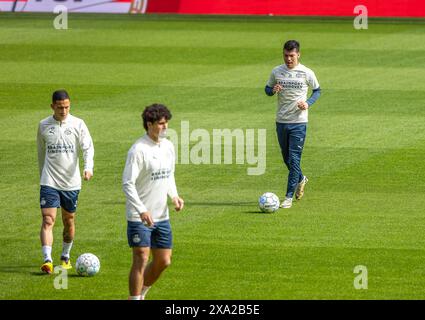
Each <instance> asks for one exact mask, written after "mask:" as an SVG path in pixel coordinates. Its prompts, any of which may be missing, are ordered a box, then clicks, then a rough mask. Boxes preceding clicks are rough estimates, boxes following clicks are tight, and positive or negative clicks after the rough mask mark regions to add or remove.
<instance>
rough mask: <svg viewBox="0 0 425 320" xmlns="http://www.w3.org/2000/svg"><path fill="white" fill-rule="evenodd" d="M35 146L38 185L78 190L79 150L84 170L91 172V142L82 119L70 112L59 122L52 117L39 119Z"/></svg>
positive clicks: (92, 150) (79, 187) (79, 177)
mask: <svg viewBox="0 0 425 320" xmlns="http://www.w3.org/2000/svg"><path fill="white" fill-rule="evenodd" d="M37 145H38V164H39V168H40V185H43V186H49V187H52V188H55V189H58V190H63V191H72V190H80V189H81V175H80V167H79V157H78V153H79V151H80V150H81V151H82V153H83V159H84V170H86V171H90V172H91V173H93V165H94V161H93V157H94V147H93V141H92V138H91V136H90V133H89V130H88V128H87V126H86V124H85V123H84V121H83V120H81V119H79V118H77V117H74V116H72V115H70V114H68V116H67V117H66V119H65V120H64V121H62V122H61V121H57V120H55V118H54V117H53V116H49V117H47V118H46V119H43V120H41V121H40V123H39V126H38V134H37Z"/></svg>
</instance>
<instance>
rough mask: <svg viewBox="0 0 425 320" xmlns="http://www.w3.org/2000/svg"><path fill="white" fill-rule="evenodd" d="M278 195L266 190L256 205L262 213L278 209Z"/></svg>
mask: <svg viewBox="0 0 425 320" xmlns="http://www.w3.org/2000/svg"><path fill="white" fill-rule="evenodd" d="M279 205H280V202H279V197H278V196H277V195H275V194H274V193H272V192H266V193H264V194H263V195H261V197H260V198H259V199H258V207H259V208H260V210H261V211H262V212H264V213H273V212H275V211H277V209H279Z"/></svg>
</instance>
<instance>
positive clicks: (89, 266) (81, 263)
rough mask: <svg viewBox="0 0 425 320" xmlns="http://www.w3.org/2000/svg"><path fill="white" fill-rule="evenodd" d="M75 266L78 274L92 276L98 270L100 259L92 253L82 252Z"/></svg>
mask: <svg viewBox="0 0 425 320" xmlns="http://www.w3.org/2000/svg"><path fill="white" fill-rule="evenodd" d="M75 267H76V269H77V273H78V274H79V275H80V276H89V277H92V276H94V275H95V274H97V273H98V272H99V269H100V261H99V259H98V258H97V257H96V256H95V255H94V254H92V253H83V254H82V255H80V256H79V257H78V259H77V262H76V265H75Z"/></svg>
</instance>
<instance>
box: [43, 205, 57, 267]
mask: <svg viewBox="0 0 425 320" xmlns="http://www.w3.org/2000/svg"><path fill="white" fill-rule="evenodd" d="M56 210H57V209H56V208H42V209H41V215H42V218H43V220H42V223H41V230H40V241H41V246H42V251H43V259H44V263H43V265H42V266H41V271H43V272H45V273H52V272H53V264H52V261H53V259H52V245H53V226H54V225H55V220H56Z"/></svg>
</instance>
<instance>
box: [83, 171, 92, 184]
mask: <svg viewBox="0 0 425 320" xmlns="http://www.w3.org/2000/svg"><path fill="white" fill-rule="evenodd" d="M91 177H93V173H92V172H91V171H88V170H84V173H83V178H84V180H86V181H88V180H90V179H91Z"/></svg>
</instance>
